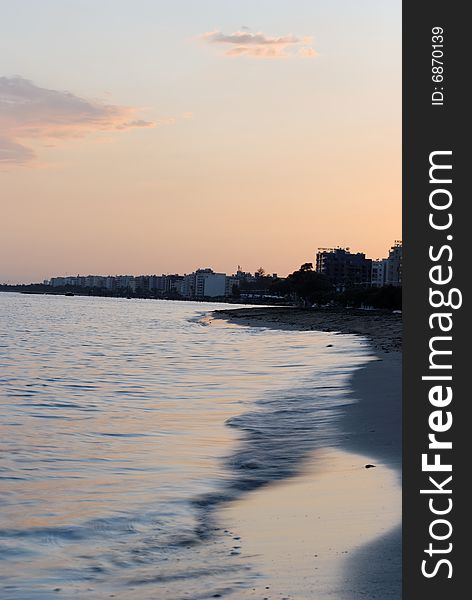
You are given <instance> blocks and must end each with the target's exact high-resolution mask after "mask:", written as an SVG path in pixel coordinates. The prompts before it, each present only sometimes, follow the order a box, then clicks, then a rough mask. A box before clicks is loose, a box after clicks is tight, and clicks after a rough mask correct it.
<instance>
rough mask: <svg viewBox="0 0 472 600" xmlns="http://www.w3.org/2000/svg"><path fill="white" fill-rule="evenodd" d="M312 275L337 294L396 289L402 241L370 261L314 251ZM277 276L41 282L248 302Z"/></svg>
mask: <svg viewBox="0 0 472 600" xmlns="http://www.w3.org/2000/svg"><path fill="white" fill-rule="evenodd" d="M316 271H317V272H318V273H322V274H323V275H325V276H326V277H327V278H328V279H329V280H330V281H331V283H332V284H333V286H334V288H335V289H336V290H337V291H340V292H342V291H344V290H345V289H347V288H350V287H364V288H369V287H383V286H395V287H400V286H401V284H402V243H401V241H395V243H394V245H393V246H392V247H391V248H390V251H389V254H388V257H387V258H382V259H377V260H372V259H370V258H366V255H365V254H364V253H362V252H357V253H351V252H350V251H349V248H341V247H338V248H319V249H318V252H317V254H316ZM280 281H281V279H280V278H278V277H277V274H276V273H274V274H272V275H266V274H265V273H264V270H263V269H259V270H258V271H257V272H256V273H254V274H252V273H246V272H244V271H242V269H241V267H238V270H237V271H236V273H234V274H233V275H227V274H226V273H215V272H214V271H213V270H212V269H209V268H205V269H197V270H196V271H194V272H193V273H189V274H186V275H178V274H173V275H139V276H133V275H107V276H102V275H86V276H82V275H77V276H76V277H52V278H51V279H49V280H46V281H45V282H44V283H45V284H46V285H49V286H51V287H53V288H68V287H75V288H77V287H78V288H84V289H88V290H91V289H95V290H103V291H104V292H106V293H110V294H117V295H126V294H132V295H139V296H143V297H147V296H152V297H158V298H185V299H202V298H227V297H233V298H234V297H236V298H238V297H240V298H246V299H247V298H252V297H254V298H255V297H262V296H266V297H267V296H270V294H271V293H272V292H271V289H272V287H273V286H272V284H273V283H274V282H280Z"/></svg>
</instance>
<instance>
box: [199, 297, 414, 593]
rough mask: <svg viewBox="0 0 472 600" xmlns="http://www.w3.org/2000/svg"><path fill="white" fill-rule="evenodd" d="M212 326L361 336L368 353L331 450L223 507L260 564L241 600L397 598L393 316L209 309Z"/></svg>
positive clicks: (397, 396)
mask: <svg viewBox="0 0 472 600" xmlns="http://www.w3.org/2000/svg"><path fill="white" fill-rule="evenodd" d="M212 320H224V321H227V322H230V323H232V324H238V325H243V326H249V327H264V328H269V329H284V330H300V331H324V332H330V333H332V334H333V335H336V334H354V335H360V336H362V337H364V339H365V338H367V339H368V341H369V345H370V347H371V350H372V355H373V360H371V361H369V362H367V363H366V364H365V365H363V366H361V367H360V368H359V369H357V370H356V371H355V372H354V373H353V374H352V375H351V377H350V380H349V387H350V397H351V398H352V399H353V400H354V402H353V403H352V404H348V405H347V406H346V407H345V408H344V410H343V414H342V416H341V418H340V421H339V430H340V433H341V436H340V442H339V444H337V445H336V446H335V447H334V448H328V449H327V451H326V452H324V453H323V452H321V453H315V456H314V457H313V460H312V461H311V462H309V463H308V464H307V465H305V467H304V469H302V471H301V473H300V475H297V476H295V477H293V478H290V479H288V480H285V481H283V482H280V483H277V484H273V485H271V486H269V487H267V488H265V489H264V490H263V491H262V492H261V493H260V494H258V493H255V494H253V495H250V496H249V497H248V498H247V499H246V500H245V501H243V502H241V503H236V504H235V505H234V506H232V507H229V508H227V509H224V510H225V516H226V517H227V518H229V520H230V521H231V526H232V527H234V528H235V529H237V530H239V531H240V532H241V533H242V534H243V537H242V539H245V540H246V543H245V544H244V546H245V550H246V551H248V552H249V553H250V554H254V555H255V556H256V557H257V558H259V559H260V560H261V571H262V573H263V575H262V584H263V585H262V589H261V588H260V587H259V586H257V588H255V589H254V590H253V593H252V594H249V595H248V596H247V597H248V598H252V597H259V596H258V595H257V594H258V593H261V592H264V586H268V587H266V589H265V594H266V595H265V596H264V597H267V598H270V599H272V598H287V599H290V600H311V599H312V598H315V597H316V598H317V599H318V598H319V599H320V600H324V598H326V599H328V598H331V597H335V598H336V600H359V599H360V598H362V599H366V600H374V599H378V598H382V600H399V599H400V598H401V577H402V575H401V437H402V436H401V352H400V349H401V315H398V314H392V313H383V312H380V311H359V310H320V311H316V310H303V309H292V308H288V309H287V308H279V307H277V308H275V307H273V308H272V307H270V308H242V309H223V310H215V311H213V312H212V313H211V314H210V316H209V321H210V323H211V321H212ZM334 343H336V342H334ZM368 463H372V464H374V465H375V467H376V468H371V469H365V465H366V464H368ZM364 492H365V493H364ZM320 498H321V499H323V500H320ZM346 498H348V500H347V502H346ZM326 501H327V502H326ZM343 502H344V504H343ZM325 505H327V506H325ZM334 506H337V511H336V510H334V509H333V507H334ZM320 522H321V523H326V524H328V526H327V527H324V528H322V529H320V528H319V523H320ZM359 524H361V525H362V526H361V527H360V528H359ZM356 527H357V532H356ZM310 530H311V532H312V537H313V538H315V539H314V540H311V539H309V537H307V534H308V535H309V532H310ZM330 536H332V539H331V538H330ZM356 536H357V538H356ZM326 538H327V539H328V540H329V541H331V542H332V543H330V544H328V543H327V542H326ZM356 539H357V542H356V541H355V540H356ZM323 540H324V541H323ZM254 583H255V582H254Z"/></svg>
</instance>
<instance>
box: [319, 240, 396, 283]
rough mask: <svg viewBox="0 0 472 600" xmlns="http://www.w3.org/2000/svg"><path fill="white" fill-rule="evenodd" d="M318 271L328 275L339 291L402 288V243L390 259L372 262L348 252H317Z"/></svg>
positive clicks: (363, 255) (393, 247) (358, 253)
mask: <svg viewBox="0 0 472 600" xmlns="http://www.w3.org/2000/svg"><path fill="white" fill-rule="evenodd" d="M316 271H317V272H318V273H322V274H323V275H326V277H328V279H329V280H330V281H331V282H332V283H333V285H334V286H335V287H336V289H337V290H338V291H343V290H345V289H346V288H348V287H353V286H360V287H383V286H387V285H391V286H394V287H400V286H401V285H402V242H401V241H400V240H396V241H395V243H394V244H393V246H392V247H391V248H390V251H389V254H388V257H387V258H382V259H377V260H372V259H370V258H366V255H365V254H363V253H362V252H357V253H356V254H353V253H351V252H349V248H318V252H317V254H316Z"/></svg>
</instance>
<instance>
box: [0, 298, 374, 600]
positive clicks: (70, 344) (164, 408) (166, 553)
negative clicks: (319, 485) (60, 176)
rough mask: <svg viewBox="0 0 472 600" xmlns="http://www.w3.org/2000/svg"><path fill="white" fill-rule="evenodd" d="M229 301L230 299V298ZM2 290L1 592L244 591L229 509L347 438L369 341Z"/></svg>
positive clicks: (174, 304) (9, 595)
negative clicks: (346, 416) (343, 420)
mask: <svg viewBox="0 0 472 600" xmlns="http://www.w3.org/2000/svg"><path fill="white" fill-rule="evenodd" d="M232 306H234V305H232ZM223 307H224V308H227V307H228V306H227V305H222V304H211V303H200V302H179V301H165V300H140V299H126V298H101V297H84V296H73V297H66V296H61V295H27V294H16V293H0V366H1V371H0V396H1V403H0V416H1V418H0V448H1V461H0V503H1V509H0V597H1V598H2V599H3V600H9V599H11V600H19V599H25V600H26V599H28V600H30V599H54V598H58V600H59V599H61V598H79V599H102V598H113V597H115V598H118V599H126V600H127V599H131V598H139V599H142V600H147V599H155V600H180V599H182V600H183V599H187V600H188V599H189V598H190V599H192V600H199V599H201V600H203V599H207V598H219V597H221V598H223V597H224V598H226V597H228V598H231V599H238V598H242V597H243V592H244V591H245V590H248V589H251V588H252V587H254V584H255V581H256V580H257V577H259V575H260V574H259V573H258V571H257V569H255V567H254V564H253V560H252V557H251V556H248V555H245V553H244V548H243V544H242V541H241V540H240V538H239V536H238V532H237V531H234V530H231V529H230V528H229V527H228V524H227V523H225V521H224V511H222V510H221V509H222V508H223V507H226V506H230V505H231V503H235V502H238V501H240V500H241V498H244V497H245V495H247V494H255V493H257V494H264V493H265V492H266V490H267V489H269V487H270V486H271V485H274V484H275V483H277V482H280V481H282V480H284V481H286V482H290V479H291V478H292V477H293V476H294V475H296V474H297V473H298V472H299V471H300V470H301V469H303V465H304V464H306V461H309V460H310V459H311V457H312V456H313V455H314V453H315V451H316V450H317V449H319V448H323V447H333V446H336V444H337V443H338V441H339V435H340V433H339V430H338V421H339V417H340V415H341V414H342V412H343V409H344V408H345V407H346V406H347V405H348V404H350V403H352V402H353V401H355V400H354V398H353V396H352V392H351V390H350V386H349V380H350V377H351V375H352V373H353V372H354V371H355V370H356V369H358V368H360V367H361V366H362V365H364V364H366V362H367V361H369V360H370V359H371V357H370V353H369V349H368V347H367V345H366V343H365V341H364V340H362V338H358V337H355V336H349V335H343V336H336V335H335V334H333V333H322V332H314V331H313V332H312V331H283V330H276V329H270V328H265V327H257V328H255V327H254V328H253V327H245V326H238V325H233V324H230V323H227V322H225V321H210V320H209V319H208V315H209V314H210V313H211V311H213V310H215V309H218V308H223Z"/></svg>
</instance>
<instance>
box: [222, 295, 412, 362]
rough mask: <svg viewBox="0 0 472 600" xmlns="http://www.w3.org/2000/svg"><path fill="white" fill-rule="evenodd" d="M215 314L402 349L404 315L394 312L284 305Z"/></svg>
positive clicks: (386, 349)
mask: <svg viewBox="0 0 472 600" xmlns="http://www.w3.org/2000/svg"><path fill="white" fill-rule="evenodd" d="M212 314H213V315H214V317H215V318H220V319H225V320H228V321H230V322H232V323H238V324H239V325H248V326H251V327H270V328H277V329H295V330H300V331H310V330H312V331H328V332H330V331H331V332H335V333H351V334H357V335H362V336H364V337H366V338H368V339H369V341H370V342H371V344H372V347H373V348H374V349H375V350H378V351H380V352H393V351H400V350H401V346H402V318H401V315H400V314H396V313H392V312H384V311H376V310H357V309H351V310H350V309H302V308H294V307H287V306H283V307H261V308H236V309H225V310H215V311H213V313H212Z"/></svg>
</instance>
